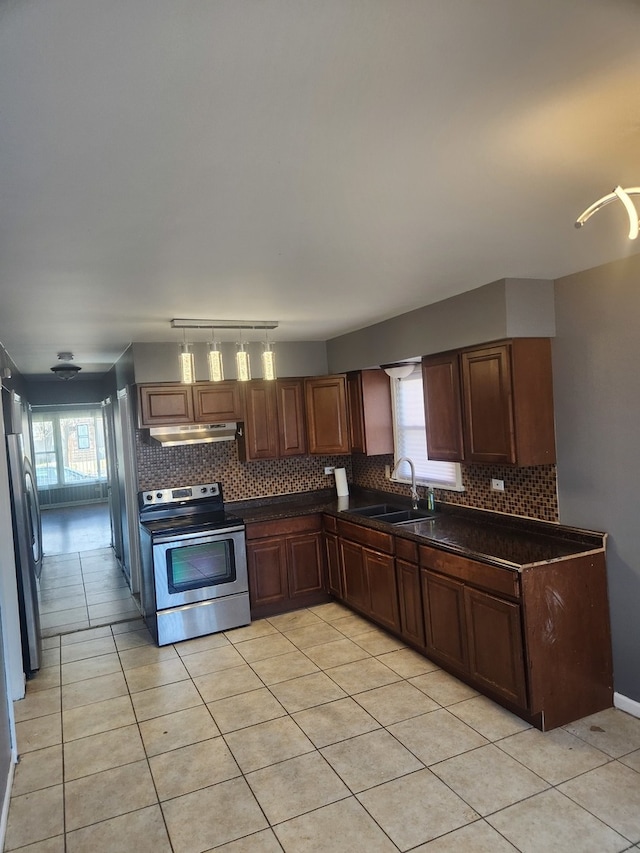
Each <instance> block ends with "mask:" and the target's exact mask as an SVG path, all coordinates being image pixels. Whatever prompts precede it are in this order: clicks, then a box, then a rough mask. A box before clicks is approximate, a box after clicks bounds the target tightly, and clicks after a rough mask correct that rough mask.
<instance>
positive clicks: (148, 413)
mask: <svg viewBox="0 0 640 853" xmlns="http://www.w3.org/2000/svg"><path fill="white" fill-rule="evenodd" d="M138 403H139V405H138V425H139V426H140V427H154V426H166V425H174V424H192V423H193V422H194V417H193V394H192V392H191V385H181V384H178V383H176V384H173V383H170V382H165V383H158V384H155V385H139V386H138Z"/></svg>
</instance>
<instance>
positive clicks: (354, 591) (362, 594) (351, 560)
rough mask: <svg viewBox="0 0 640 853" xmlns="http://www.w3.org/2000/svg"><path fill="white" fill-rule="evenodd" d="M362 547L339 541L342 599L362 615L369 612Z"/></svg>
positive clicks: (353, 543)
mask: <svg viewBox="0 0 640 853" xmlns="http://www.w3.org/2000/svg"><path fill="white" fill-rule="evenodd" d="M362 551H363V549H362V546H360V545H356V543H355V542H348V541H345V540H341V541H340V557H341V561H342V582H343V594H344V599H345V601H347V602H348V603H349V604H351V605H352V606H353V607H356V608H357V609H358V610H361V611H362V612H363V613H368V612H369V589H368V587H367V574H366V570H365V566H364V559H363V555H362Z"/></svg>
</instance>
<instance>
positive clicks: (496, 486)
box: [491, 479, 504, 492]
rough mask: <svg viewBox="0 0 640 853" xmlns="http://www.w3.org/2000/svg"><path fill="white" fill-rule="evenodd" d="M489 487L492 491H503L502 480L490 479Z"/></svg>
mask: <svg viewBox="0 0 640 853" xmlns="http://www.w3.org/2000/svg"><path fill="white" fill-rule="evenodd" d="M491 489H492V491H494V492H504V480H493V479H492V480H491Z"/></svg>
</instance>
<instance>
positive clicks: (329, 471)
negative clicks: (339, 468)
mask: <svg viewBox="0 0 640 853" xmlns="http://www.w3.org/2000/svg"><path fill="white" fill-rule="evenodd" d="M334 471H335V468H334V467H333V465H327V467H326V468H325V469H324V473H325V474H333V472H334Z"/></svg>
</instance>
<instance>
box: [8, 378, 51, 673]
mask: <svg viewBox="0 0 640 853" xmlns="http://www.w3.org/2000/svg"><path fill="white" fill-rule="evenodd" d="M3 393H7V394H8V397H7V398H5V400H3V404H4V405H3V410H4V415H5V432H6V445H7V459H8V465H9V487H10V492H11V516H12V526H13V545H14V552H15V561H16V572H17V580H18V605H19V610H20V631H21V637H22V658H23V662H24V671H25V674H26V675H27V677H28V676H30V675H31V674H32V673H33V672H35V671H36V670H37V669H39V668H40V662H41V649H40V646H41V634H40V611H39V606H38V579H39V577H40V573H41V571H42V524H41V520H40V505H39V503H38V491H37V488H36V478H35V472H34V469H33V466H32V464H31V460H30V458H29V456H28V455H27V453H28V449H29V447H30V444H31V442H30V437H29V434H28V433H27V435H24V434H23V429H24V428H25V423H27V422H28V421H27V419H26V417H25V414H26V413H25V411H24V406H23V405H21V403H20V400H19V398H18V397H17V395H16V394H15V393H14V392H13V391H12V392H6V390H5V389H3Z"/></svg>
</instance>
